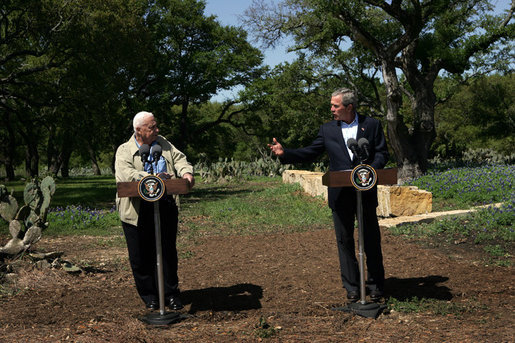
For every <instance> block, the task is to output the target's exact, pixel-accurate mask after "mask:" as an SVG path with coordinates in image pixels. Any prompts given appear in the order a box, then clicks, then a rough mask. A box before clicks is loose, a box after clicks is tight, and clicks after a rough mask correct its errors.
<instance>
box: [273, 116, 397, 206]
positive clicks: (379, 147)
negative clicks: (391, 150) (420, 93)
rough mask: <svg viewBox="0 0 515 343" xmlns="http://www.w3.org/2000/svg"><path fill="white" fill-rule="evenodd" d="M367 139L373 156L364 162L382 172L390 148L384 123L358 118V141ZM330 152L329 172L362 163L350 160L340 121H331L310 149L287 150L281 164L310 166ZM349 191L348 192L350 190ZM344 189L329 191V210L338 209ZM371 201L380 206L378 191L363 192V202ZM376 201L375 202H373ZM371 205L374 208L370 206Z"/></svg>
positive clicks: (325, 125) (368, 118) (367, 118)
mask: <svg viewBox="0 0 515 343" xmlns="http://www.w3.org/2000/svg"><path fill="white" fill-rule="evenodd" d="M362 137H365V138H366V139H367V140H368V142H369V143H370V150H371V151H370V156H369V158H368V159H367V161H365V162H366V163H367V164H369V165H371V166H372V167H374V169H381V168H383V167H384V166H385V165H386V163H387V162H388V148H387V146H386V139H385V137H384V133H383V128H382V125H381V123H380V122H379V121H378V120H377V119H374V118H371V117H366V116H362V115H360V114H358V133H357V136H356V140H359V139H360V138H362ZM324 151H327V154H328V155H329V170H330V171H338V170H347V169H352V168H354V167H355V166H356V165H357V164H358V163H359V161H357V159H354V161H352V160H351V158H350V156H349V153H348V151H347V146H346V142H344V141H343V135H342V128H341V124H340V121H337V120H332V121H330V122H328V123H325V124H323V125H322V126H320V130H319V131H318V135H317V137H316V138H315V140H314V141H313V142H312V143H311V145H309V146H306V147H303V148H299V149H284V155H283V156H281V162H282V163H299V162H311V161H313V160H314V159H316V158H317V157H318V156H319V155H321V154H322V153H323V152H324ZM347 190H349V189H347ZM342 191H345V190H344V189H343V188H339V187H329V189H328V200H329V207H331V208H332V209H334V208H335V204H336V201H337V200H338V198H339V196H340V195H341V193H342ZM367 199H368V201H370V200H371V201H372V202H374V203H375V206H377V188H376V187H374V188H373V189H371V190H370V191H366V192H363V202H364V203H365V202H367ZM374 199H375V201H374ZM371 205H372V204H371Z"/></svg>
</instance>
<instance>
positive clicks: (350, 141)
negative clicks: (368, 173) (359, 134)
mask: <svg viewBox="0 0 515 343" xmlns="http://www.w3.org/2000/svg"><path fill="white" fill-rule="evenodd" d="M347 146H348V147H349V149H350V151H352V154H353V155H354V157H358V158H359V151H358V148H359V147H358V141H356V140H355V139H354V138H349V139H348V140H347Z"/></svg>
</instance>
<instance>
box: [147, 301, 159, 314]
mask: <svg viewBox="0 0 515 343" xmlns="http://www.w3.org/2000/svg"><path fill="white" fill-rule="evenodd" d="M145 305H146V306H147V308H148V309H150V310H152V311H155V310H157V309H159V302H158V301H157V300H151V301H149V302H148V303H146V304H145Z"/></svg>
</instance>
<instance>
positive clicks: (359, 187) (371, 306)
mask: <svg viewBox="0 0 515 343" xmlns="http://www.w3.org/2000/svg"><path fill="white" fill-rule="evenodd" d="M396 183H397V168H387V169H378V170H375V169H374V168H372V167H371V166H369V165H367V164H360V165H358V166H356V168H354V169H352V170H342V171H329V172H327V173H325V174H324V175H323V176H322V184H323V185H325V186H327V187H354V188H355V189H356V195H357V196H356V198H357V206H356V215H357V218H358V256H359V274H360V300H359V301H358V302H356V303H350V304H349V305H347V306H344V307H336V308H333V309H334V310H337V311H345V312H352V313H356V314H358V315H360V316H363V317H368V318H376V317H377V316H378V315H379V314H380V313H381V312H382V311H383V310H384V309H385V308H386V306H384V305H379V304H376V303H367V301H366V285H365V253H364V250H365V249H364V245H365V244H364V228H363V203H362V194H361V193H362V192H363V191H367V190H369V189H372V188H373V187H374V186H376V185H389V184H390V185H391V184H396Z"/></svg>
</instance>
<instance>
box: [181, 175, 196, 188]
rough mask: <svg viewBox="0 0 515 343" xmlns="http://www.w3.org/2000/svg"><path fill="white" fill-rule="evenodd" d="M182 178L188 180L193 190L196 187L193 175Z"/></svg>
mask: <svg viewBox="0 0 515 343" xmlns="http://www.w3.org/2000/svg"><path fill="white" fill-rule="evenodd" d="M182 178H183V179H186V180H188V181H189V182H190V184H191V187H192V188H193V186H194V185H195V178H194V177H193V175H192V174H191V173H186V174H184V175H183V176H182Z"/></svg>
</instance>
